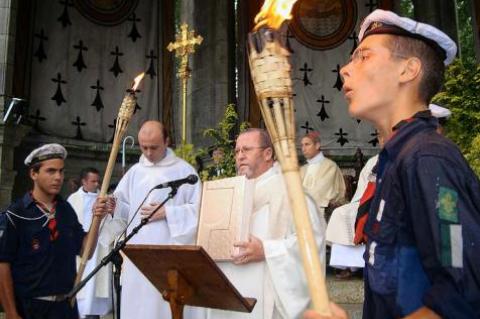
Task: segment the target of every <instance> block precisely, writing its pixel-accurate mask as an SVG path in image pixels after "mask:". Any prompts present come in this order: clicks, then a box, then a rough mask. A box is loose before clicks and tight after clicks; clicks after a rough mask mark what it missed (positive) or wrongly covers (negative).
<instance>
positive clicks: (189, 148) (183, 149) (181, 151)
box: [174, 143, 206, 167]
mask: <svg viewBox="0 0 480 319" xmlns="http://www.w3.org/2000/svg"><path fill="white" fill-rule="evenodd" d="M174 152H175V155H177V156H178V157H180V158H182V159H183V160H185V161H186V162H187V163H189V164H190V165H192V166H193V167H197V166H198V165H197V164H198V159H199V158H201V157H202V156H204V155H205V153H206V152H205V150H204V149H201V148H199V149H195V146H194V145H193V144H183V143H182V144H180V145H179V146H178V147H177V148H175V150H174Z"/></svg>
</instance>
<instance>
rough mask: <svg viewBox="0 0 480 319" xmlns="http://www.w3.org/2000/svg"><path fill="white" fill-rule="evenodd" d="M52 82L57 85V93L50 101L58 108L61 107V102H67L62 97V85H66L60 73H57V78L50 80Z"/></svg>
mask: <svg viewBox="0 0 480 319" xmlns="http://www.w3.org/2000/svg"><path fill="white" fill-rule="evenodd" d="M52 81H53V82H55V83H57V91H56V92H55V94H54V95H53V96H52V100H53V101H55V102H57V105H58V106H60V105H62V103H63V102H67V100H65V98H64V97H63V93H62V87H61V85H62V84H66V83H67V81H64V80H62V75H61V74H60V73H57V77H56V78H53V79H52Z"/></svg>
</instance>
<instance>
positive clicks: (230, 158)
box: [202, 104, 249, 180]
mask: <svg viewBox="0 0 480 319" xmlns="http://www.w3.org/2000/svg"><path fill="white" fill-rule="evenodd" d="M237 125H238V114H237V112H236V111H235V105H234V104H228V105H227V106H226V108H225V113H224V114H223V117H222V119H221V120H220V122H219V123H218V125H217V127H215V128H209V129H206V130H205V131H203V135H204V136H206V137H211V138H213V139H214V143H213V145H212V146H211V147H210V148H211V150H212V151H213V150H215V149H221V150H222V151H223V157H222V158H221V160H220V161H219V163H218V164H217V165H215V164H211V165H209V166H208V167H207V168H206V170H205V171H204V172H203V174H202V179H204V180H211V179H219V178H225V177H232V176H235V175H236V170H235V154H234V146H235V137H236V133H237ZM248 127H249V124H248V123H247V122H243V123H241V124H240V132H242V131H244V130H245V129H247V128H248ZM213 169H217V170H218V171H219V172H220V173H219V175H216V174H215V175H212V174H210V173H209V171H212V170H213Z"/></svg>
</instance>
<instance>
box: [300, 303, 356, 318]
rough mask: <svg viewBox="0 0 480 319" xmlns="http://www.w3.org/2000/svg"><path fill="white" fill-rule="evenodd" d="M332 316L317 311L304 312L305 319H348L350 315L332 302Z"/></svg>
mask: <svg viewBox="0 0 480 319" xmlns="http://www.w3.org/2000/svg"><path fill="white" fill-rule="evenodd" d="M330 311H331V312H332V315H331V316H326V315H321V314H319V313H318V312H316V311H313V310H307V311H305V312H304V313H303V319H348V315H347V313H346V312H345V310H343V309H342V308H340V307H339V306H337V304H335V303H333V302H330Z"/></svg>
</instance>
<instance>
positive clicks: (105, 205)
mask: <svg viewBox="0 0 480 319" xmlns="http://www.w3.org/2000/svg"><path fill="white" fill-rule="evenodd" d="M114 210H115V202H114V200H113V202H112V198H111V197H104V196H102V197H100V196H98V197H97V199H96V200H95V203H94V204H93V207H92V213H93V216H95V217H101V218H103V217H105V216H106V215H107V214H111V213H112V212H113V211H114Z"/></svg>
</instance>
